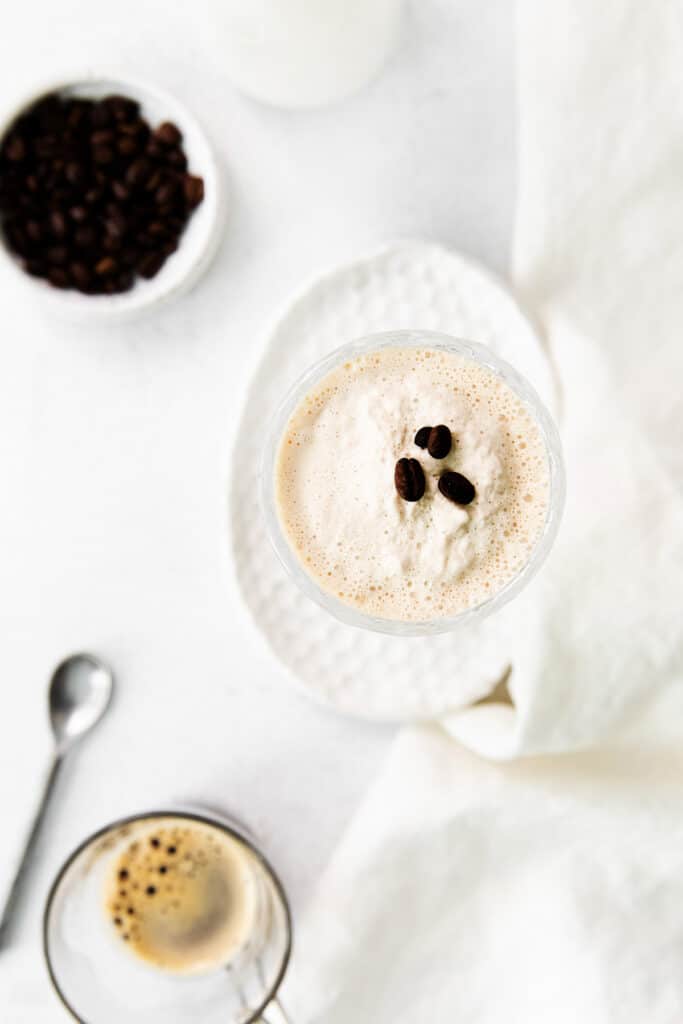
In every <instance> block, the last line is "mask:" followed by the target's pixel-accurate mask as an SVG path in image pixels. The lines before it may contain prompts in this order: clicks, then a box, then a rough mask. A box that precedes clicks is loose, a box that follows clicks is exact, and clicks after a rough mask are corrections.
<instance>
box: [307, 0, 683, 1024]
mask: <svg viewBox="0 0 683 1024" xmlns="http://www.w3.org/2000/svg"><path fill="white" fill-rule="evenodd" d="M518 17H519V26H518V27H519V35H518V51H519V101H520V194H519V206H518V219H517V231H516V240H515V258H514V266H515V279H516V283H517V285H518V287H519V289H520V291H521V292H522V294H523V295H524V296H525V298H526V300H527V303H528V304H529V306H530V308H531V309H532V311H534V312H535V313H536V315H537V317H538V319H539V322H540V323H541V325H542V327H543V329H544V331H545V334H546V337H547V339H548V344H549V350H550V354H551V357H552V359H553V361H554V363H555V366H556V369H557V372H558V375H559V379H560V382H561V387H562V394H563V414H562V430H563V437H564V444H565V455H566V461H567V471H568V492H569V497H568V505H567V512H566V518H565V523H564V525H563V527H562V530H561V533H560V538H559V540H558V542H557V545H556V548H555V551H554V552H553V554H552V555H551V558H550V560H549V562H548V564H547V566H546V568H545V569H544V570H543V571H542V573H541V575H540V576H539V577H538V578H537V579H536V580H535V581H534V582H533V583H532V584H531V586H530V587H529V588H528V589H527V590H526V591H525V592H524V593H523V594H522V595H521V596H520V597H519V598H518V599H517V600H516V602H515V603H514V605H513V606H510V619H509V621H508V622H507V627H506V635H507V638H508V640H507V642H508V644H509V654H510V657H509V661H510V665H511V671H510V674H509V677H508V679H507V681H506V683H507V692H506V693H504V694H503V699H499V698H500V691H501V688H500V687H499V689H498V691H496V693H495V694H494V695H493V697H492V699H491V700H489V701H484V702H480V703H479V704H477V705H476V706H474V707H471V708H468V709H466V710H464V711H459V712H457V713H454V714H451V715H450V716H448V717H447V718H446V719H445V720H444V721H443V722H442V723H441V724H440V725H439V726H438V727H437V726H434V727H429V728H427V727H424V728H421V729H416V730H411V731H407V732H406V733H404V734H403V735H401V736H400V737H399V738H398V740H397V742H396V745H395V747H394V749H393V751H392V753H391V756H390V759H389V762H388V763H387V764H386V766H385V768H384V771H383V772H382V775H381V777H380V779H379V780H378V781H377V782H376V784H375V786H374V788H373V789H372V791H371V792H370V794H369V796H368V798H367V800H366V802H365V803H364V805H363V807H362V808H361V810H360V812H359V813H358V816H357V818H356V820H355V821H354V822H353V823H352V825H351V828H350V831H349V833H348V835H347V837H346V839H345V841H344V842H343V843H342V845H341V847H340V848H339V850H338V851H337V853H336V855H335V857H334V859H333V863H332V864H331V865H330V867H329V870H328V872H327V874H326V876H325V877H324V879H323V880H322V884H321V886H320V889H319V891H318V892H317V894H316V898H315V900H314V903H313V906H312V908H311V912H310V914H309V917H308V920H307V921H305V922H304V925H303V927H302V930H301V938H300V942H299V945H298V958H297V960H298V965H299V967H298V971H297V972H296V974H294V975H293V978H292V985H291V998H292V1000H293V1003H294V1005H295V1006H296V1008H297V1009H298V1011H299V1013H300V1015H301V1017H302V1019H303V1020H304V1021H311V1022H312V1021H315V1022H318V1021H320V1022H322V1021H323V1020H324V1021H325V1022H326V1024H337V1022H338V1024H342V1022H344V1024H348V1022H349V1021H353V1022H354V1024H366V1022H367V1024H370V1022H372V1024H385V1022H386V1024H389V1022H391V1024H423V1022H424V1024H426V1022H428V1021H430V1022H431V1021H435V1022H438V1024H441V1022H450V1021H452V1020H457V1021H458V1022H459V1024H470V1022H471V1024H488V1022H491V1024H494V1022H495V1024H500V1022H501V1021H506V1022H508V1024H510V1022H515V1024H516V1022H519V1024H536V1022H538V1024H548V1022H552V1024H564V1022H565V1021H566V1022H567V1024H576V1022H577V1021H579V1020H580V1021H583V1022H584V1024H608V1022H610V1024H611V1022H613V1021H614V1022H617V1021H618V1022H619V1024H631V1022H633V1024H642V1022H644V1021H647V1022H648V1024H680V1021H681V1020H683V975H682V974H681V971H680V963H681V953H682V952H683V911H682V910H681V909H680V908H681V900H680V896H681V887H682V886H683V871H682V869H683V851H681V844H680V838H681V837H680V830H681V825H680V820H679V819H680V810H679V809H680V807H682V806H683V783H682V782H681V779H682V778H683V774H682V773H681V755H680V754H679V753H678V752H677V745H680V739H681V737H682V736H683V616H682V615H681V610H680V596H681V592H682V581H683V494H682V481H683V446H681V444H680V437H681V428H682V427H683V405H682V403H683V399H682V397H681V396H682V394H683V391H682V389H681V387H680V380H681V379H682V372H681V371H683V345H681V344H680V341H679V337H678V336H679V333H680V324H681V323H683V288H681V281H683V202H681V198H680V195H681V193H680V189H681V185H680V169H679V164H680V160H679V153H680V152H681V141H680V139H681V133H680V123H681V113H683V109H682V108H683V63H682V62H681V57H680V55H681V53H682V52H683V45H682V44H683V9H682V8H681V6H680V4H678V3H677V2H676V0H660V2H659V3H658V4H656V5H651V4H642V3H640V2H638V0H603V3H600V4H595V3H593V2H591V0H557V2H556V3H554V4H552V5H545V4H538V3H536V2H535V0H519V15H518ZM456 741H460V743H462V744H465V745H467V746H469V747H470V748H471V749H472V750H473V751H476V752H477V753H478V754H483V755H486V756H487V757H489V758H495V759H497V760H498V761H500V762H501V763H499V764H492V763H486V762H485V761H482V760H481V759H479V758H476V757H474V756H473V755H472V754H471V753H467V752H465V751H464V750H463V749H462V748H461V747H459V745H458V742H456ZM519 755H527V756H526V757H525V759H524V760H523V761H521V762H514V761H508V763H502V762H504V761H505V760H506V759H511V758H515V757H517V756H519ZM549 755H553V756H549Z"/></svg>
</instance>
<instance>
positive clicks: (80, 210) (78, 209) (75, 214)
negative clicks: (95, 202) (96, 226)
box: [69, 204, 88, 224]
mask: <svg viewBox="0 0 683 1024" xmlns="http://www.w3.org/2000/svg"><path fill="white" fill-rule="evenodd" d="M69 216H70V217H71V219H72V220H75V221H76V223H77V224H82V223H83V221H84V220H87V219H88V208H87V207H86V206H81V205H80V204H79V205H77V206H72V207H71V209H70V210H69Z"/></svg>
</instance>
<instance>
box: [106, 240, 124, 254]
mask: <svg viewBox="0 0 683 1024" xmlns="http://www.w3.org/2000/svg"><path fill="white" fill-rule="evenodd" d="M122 245H123V240H122V239H121V238H117V237H116V235H105V236H104V238H103V239H102V248H103V249H104V251H105V252H107V253H110V254H111V253H115V252H119V251H120V249H121V247H122Z"/></svg>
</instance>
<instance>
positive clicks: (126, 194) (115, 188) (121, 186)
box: [111, 181, 130, 203]
mask: <svg viewBox="0 0 683 1024" xmlns="http://www.w3.org/2000/svg"><path fill="white" fill-rule="evenodd" d="M111 190H112V192H113V193H114V195H115V196H116V198H117V199H120V200H121V202H122V203H125V201H126V200H127V199H130V189H129V188H128V186H127V185H126V183H125V182H123V181H113V182H112V184H111Z"/></svg>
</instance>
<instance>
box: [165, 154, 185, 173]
mask: <svg viewBox="0 0 683 1024" xmlns="http://www.w3.org/2000/svg"><path fill="white" fill-rule="evenodd" d="M166 163H167V164H169V166H171V167H172V168H173V169H174V170H176V171H186V170H187V157H186V156H185V154H184V153H183V151H182V149H169V151H168V153H167V154H166Z"/></svg>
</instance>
